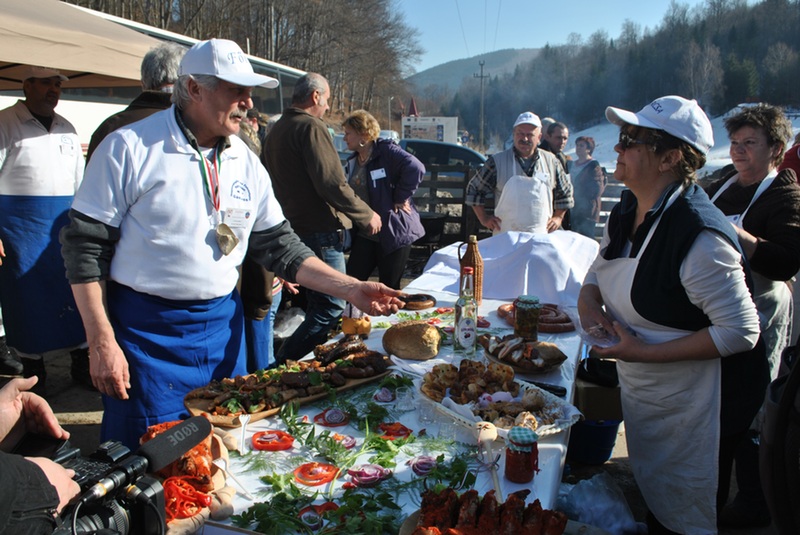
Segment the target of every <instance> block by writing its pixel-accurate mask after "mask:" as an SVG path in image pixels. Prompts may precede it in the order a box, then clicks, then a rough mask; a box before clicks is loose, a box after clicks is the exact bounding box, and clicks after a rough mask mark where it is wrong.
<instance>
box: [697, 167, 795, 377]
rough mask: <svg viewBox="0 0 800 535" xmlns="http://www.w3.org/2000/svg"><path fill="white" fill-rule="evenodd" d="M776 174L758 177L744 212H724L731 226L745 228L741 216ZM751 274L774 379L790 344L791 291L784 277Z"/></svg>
mask: <svg viewBox="0 0 800 535" xmlns="http://www.w3.org/2000/svg"><path fill="white" fill-rule="evenodd" d="M776 176H777V171H775V170H773V171H771V172H770V173H769V174H768V175H767V177H766V178H765V179H764V180H762V181H761V184H759V186H758V189H757V190H756V192H755V194H754V195H753V198H752V199H751V200H750V204H748V205H747V208H745V210H744V212H742V213H741V214H734V215H729V216H727V218H728V221H730V222H731V224H732V225H733V226H735V227H739V228H744V227H742V221H744V216H745V215H747V212H748V210H750V207H751V206H753V203H755V202H756V199H758V198H759V197H760V196H761V194H762V193H764V192H765V191H766V190H767V188H769V187H770V185H772V182H773V181H774V180H775V177H776ZM738 178H739V174H738V173H737V174H735V175H733V176H732V177H731V178H729V179H728V180H727V182H725V184H723V185H722V187H721V188H719V190H718V191H717V192H716V193H715V194H714V197H712V198H711V202H712V203H713V202H714V201H716V200H717V198H718V197H719V196H720V195H721V194H722V192H723V191H725V190H726V189H728V188H729V187H730V186H731V184H733V183H734V182H736V180H737V179H738ZM752 275H753V291H754V295H753V301H754V302H755V304H756V309H757V310H758V318H759V322H760V324H761V337H762V338H763V339H764V343H765V344H766V346H767V358H768V359H769V373H770V380H773V381H774V380H775V379H776V378H777V376H778V367H779V366H780V360H781V353H783V349H784V348H785V347H786V346H787V345H789V335H790V330H791V326H792V313H793V308H794V307H793V304H792V292H791V290H789V285H788V284H786V283H785V282H784V281H774V280H771V279H768V278H766V277H764V276H763V275H759V274H758V273H756V272H752Z"/></svg>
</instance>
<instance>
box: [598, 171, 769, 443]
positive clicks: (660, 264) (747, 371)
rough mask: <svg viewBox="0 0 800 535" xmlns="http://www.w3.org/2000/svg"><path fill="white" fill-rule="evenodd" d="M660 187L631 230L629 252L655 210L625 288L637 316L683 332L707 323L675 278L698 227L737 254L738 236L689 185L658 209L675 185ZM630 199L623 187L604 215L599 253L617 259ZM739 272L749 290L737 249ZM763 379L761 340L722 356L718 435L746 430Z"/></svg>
mask: <svg viewBox="0 0 800 535" xmlns="http://www.w3.org/2000/svg"><path fill="white" fill-rule="evenodd" d="M677 186H678V184H677V183H676V184H675V185H674V186H670V187H669V188H667V190H666V191H665V192H664V194H663V196H662V198H661V200H660V201H659V203H658V205H657V207H656V208H654V209H653V210H651V211H650V212H649V213H648V214H647V216H646V217H645V219H644V222H643V223H642V224H641V225H639V228H638V229H636V234H635V236H634V239H633V245H632V247H631V252H630V256H631V257H633V256H636V255H637V254H638V252H639V249H640V248H641V247H642V245H643V242H644V239H645V237H646V236H647V233H648V232H649V230H650V228H651V227H652V225H653V223H654V222H655V220H656V218H657V217H658V215H659V214H661V213H662V212H663V216H662V218H661V222H660V223H659V225H658V228H656V231H655V233H654V234H653V237H652V238H651V240H650V243H649V245H648V246H647V249H646V250H645V251H644V253H643V254H642V257H641V258H640V260H639V265H638V267H637V269H636V274H635V275H634V277H633V284H632V287H631V301H632V303H633V306H634V308H635V309H636V312H637V313H639V315H640V316H642V317H643V318H645V319H647V320H649V321H652V322H654V323H657V324H659V325H664V326H666V327H671V328H674V329H681V330H686V331H699V330H701V329H703V328H705V327H708V326H710V325H711V321H710V320H709V319H708V317H707V316H706V315H705V314H704V313H703V311H702V310H701V309H700V308H698V307H697V306H695V305H694V304H692V302H691V301H689V297H688V296H687V295H686V290H685V289H684V288H683V285H682V284H681V280H680V266H681V264H682V263H683V260H684V258H686V254H687V253H688V252H689V249H690V248H691V246H692V245H693V244H694V242H695V240H696V239H697V236H698V235H699V234H700V232H701V231H703V230H705V229H708V230H711V231H713V232H716V233H718V234H719V235H720V236H722V237H723V238H725V239H726V240H727V241H728V242H729V243H730V244H731V245H733V246H734V247H735V248H736V250H737V251H739V253H740V254H741V253H742V250H741V248H740V247H739V241H738V239H737V237H736V233H735V232H734V230H733V228H732V226H731V224H730V222H728V220H727V219H726V218H725V216H724V215H723V214H722V212H720V211H719V209H717V208H716V207H715V206H714V205H713V203H711V200H710V199H709V198H708V195H706V193H705V192H704V191H703V190H702V188H700V187H699V186H698V185H696V184H692V185H690V186H688V187H687V188H686V190H685V191H684V192H683V193H682V194H681V195H680V196H679V197H678V198H677V199H676V200H675V202H674V203H673V204H672V206H671V207H670V208H669V209H668V210H666V212H665V211H664V204H665V203H666V200H667V199H668V198H669V197H670V195H671V194H672V192H673V191H675V188H676V187H677ZM636 202H637V201H636V198H635V197H634V195H633V194H632V193H631V192H630V191H628V190H626V191H623V193H622V196H621V198H620V202H619V204H617V205H616V206H615V207H614V209H613V210H612V211H611V215H610V217H609V220H608V232H609V238H610V243H609V245H608V247H606V249H604V250H603V251H602V254H603V258H605V259H606V260H612V259H615V258H620V257H621V254H622V251H623V249H624V247H625V245H626V240H627V237H628V236H629V235H630V231H631V229H632V228H633V224H634V218H635V216H636ZM742 259H743V267H744V271H745V276H746V278H747V281H748V287H749V288H750V291H751V293H752V282H751V280H750V268H749V266H748V265H747V262H746V261H745V260H744V255H743V254H742ZM768 382H769V364H768V362H767V358H766V351H765V348H764V343H763V341H762V340H761V339H760V338H759V341H758V344H756V347H755V348H754V349H752V350H750V351H746V352H744V353H737V354H735V355H729V356H727V357H724V358H723V359H722V415H721V419H722V434H723V436H726V435H729V434H732V433H735V432H739V431H742V430H745V429H747V427H748V426H749V425H750V422H751V421H752V419H753V417H754V416H755V414H756V412H757V411H758V408H759V407H760V406H761V403H762V401H763V400H764V394H765V391H766V387H767V383H768Z"/></svg>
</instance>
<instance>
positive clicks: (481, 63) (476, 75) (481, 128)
mask: <svg viewBox="0 0 800 535" xmlns="http://www.w3.org/2000/svg"><path fill="white" fill-rule="evenodd" d="M484 63H486V62H484V61H479V62H478V65H480V66H481V73H480V74H478V73H475V74H473V75H472V76H474V77H475V78H480V79H481V127H480V130H479V132H480V134H479V135H480V137H479V139H480V144H481V150H483V148H484V147H485V146H486V145H484V144H483V122H484V121H483V101H484V92H483V79H484V78H488V77H489V75H488V74H487V75H484V74H483V65H484Z"/></svg>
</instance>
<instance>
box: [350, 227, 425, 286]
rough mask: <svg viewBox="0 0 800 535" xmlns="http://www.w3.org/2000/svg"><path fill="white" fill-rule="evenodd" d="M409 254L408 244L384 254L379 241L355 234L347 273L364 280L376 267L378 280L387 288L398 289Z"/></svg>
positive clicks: (409, 247)
mask: <svg viewBox="0 0 800 535" xmlns="http://www.w3.org/2000/svg"><path fill="white" fill-rule="evenodd" d="M409 254H411V246H410V245H407V246H405V247H401V248H400V249H397V250H395V251H392V252H391V253H389V254H384V252H383V248H382V247H381V244H380V243H379V242H377V241H373V240H369V239H367V238H365V237H364V236H362V235H359V234H356V235H355V236H354V237H353V245H352V248H351V249H350V258H349V259H348V261H347V274H348V275H350V276H351V277H355V278H357V279H358V280H362V281H365V280H368V279H369V278H370V276H371V275H372V272H373V271H374V270H375V268H376V267H377V268H378V280H379V281H380V282H382V283H383V284H385V285H386V286H388V287H389V288H394V289H395V290H399V289H400V280H401V279H402V278H403V273H404V272H405V270H406V262H408V255H409Z"/></svg>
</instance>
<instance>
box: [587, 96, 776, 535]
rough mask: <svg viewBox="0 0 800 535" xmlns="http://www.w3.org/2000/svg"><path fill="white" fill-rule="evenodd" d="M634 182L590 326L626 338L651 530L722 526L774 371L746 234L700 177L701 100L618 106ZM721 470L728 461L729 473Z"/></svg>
mask: <svg viewBox="0 0 800 535" xmlns="http://www.w3.org/2000/svg"><path fill="white" fill-rule="evenodd" d="M606 117H607V118H608V120H609V121H611V122H612V123H614V124H618V125H620V140H619V143H618V144H617V146H616V147H615V150H616V151H617V153H618V154H619V156H618V160H617V168H616V170H615V173H614V176H615V178H617V179H618V180H620V181H622V182H623V183H624V184H625V185H626V186H627V187H628V188H629V190H628V191H625V192H623V195H622V197H621V199H620V203H619V204H618V205H617V206H615V207H614V209H613V211H612V213H611V216H610V218H609V222H608V224H607V226H606V230H605V235H604V237H603V241H602V242H601V247H600V254H599V255H598V257H597V259H596V260H595V263H594V264H593V266H592V268H591V269H590V271H589V273H588V275H587V277H586V280H585V281H584V286H583V288H582V289H581V293H580V297H579V302H578V310H579V313H580V317H581V324H582V326H583V328H584V329H589V328H592V327H595V328H598V327H602V329H604V330H606V331H607V332H608V333H609V335H610V336H612V337H613V336H616V337H617V338H618V339H619V340H618V341H616V342H610V343H611V344H612V345H609V346H608V347H605V348H599V347H597V348H595V350H596V351H597V353H598V354H599V355H601V356H603V357H613V358H616V359H617V371H618V374H619V379H620V387H621V394H622V409H623V417H624V420H625V431H626V438H627V442H628V453H629V456H630V460H631V466H632V468H633V472H634V476H635V477H636V482H637V484H638V485H639V488H640V490H641V492H642V495H643V497H644V499H645V501H646V503H647V506H648V508H649V511H650V513H649V515H648V530H649V533H650V534H651V535H653V534H672V533H681V534H687V535H705V534H714V533H717V499H718V495H717V491H718V489H719V488H722V487H724V486H725V485H728V484H729V481H721V480H720V479H719V478H720V474H726V473H729V467H730V463H731V462H732V455H733V453H732V452H733V450H734V449H735V445H733V443H734V442H735V441H740V440H741V438H742V437H743V436H744V433H745V432H746V430H747V427H748V425H749V421H748V419H749V418H752V417H753V415H755V413H756V412H757V411H758V407H759V405H760V404H761V400H762V399H763V396H764V390H765V388H766V384H767V380H768V376H767V364H766V357H765V354H764V346H763V343H761V342H759V326H758V315H757V313H756V310H755V305H754V304H753V301H752V299H751V297H750V291H749V288H748V281H747V278H746V269H745V267H743V261H742V254H741V250H740V249H739V247H738V243H737V240H736V235H735V234H734V233H733V232H732V229H731V226H730V224H729V223H728V222H727V221H726V220H725V218H724V216H723V215H722V214H721V213H720V212H719V211H718V210H717V209H716V208H714V206H713V205H712V204H711V202H710V201H709V199H708V197H707V196H706V195H705V193H704V192H703V191H702V189H701V188H700V187H699V186H697V185H696V184H695V183H694V179H695V175H694V171H695V170H696V169H699V168H700V167H702V166H703V165H704V164H705V155H706V154H707V153H708V150H709V149H710V148H711V146H712V145H713V133H712V130H711V124H710V122H709V120H708V118H707V117H706V115H705V113H703V111H702V110H701V109H700V107H699V106H698V105H697V102H696V101H694V100H686V99H684V98H681V97H677V96H668V97H662V98H659V99H656V100H655V101H653V102H652V103H651V104H649V105H647V106H645V107H644V108H643V109H642V110H641V111H640V112H638V113H632V112H630V111H625V110H621V109H618V108H612V107H609V108H607V110H606ZM723 465H727V467H728V469H727V470H726V468H725V467H724V466H723Z"/></svg>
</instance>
